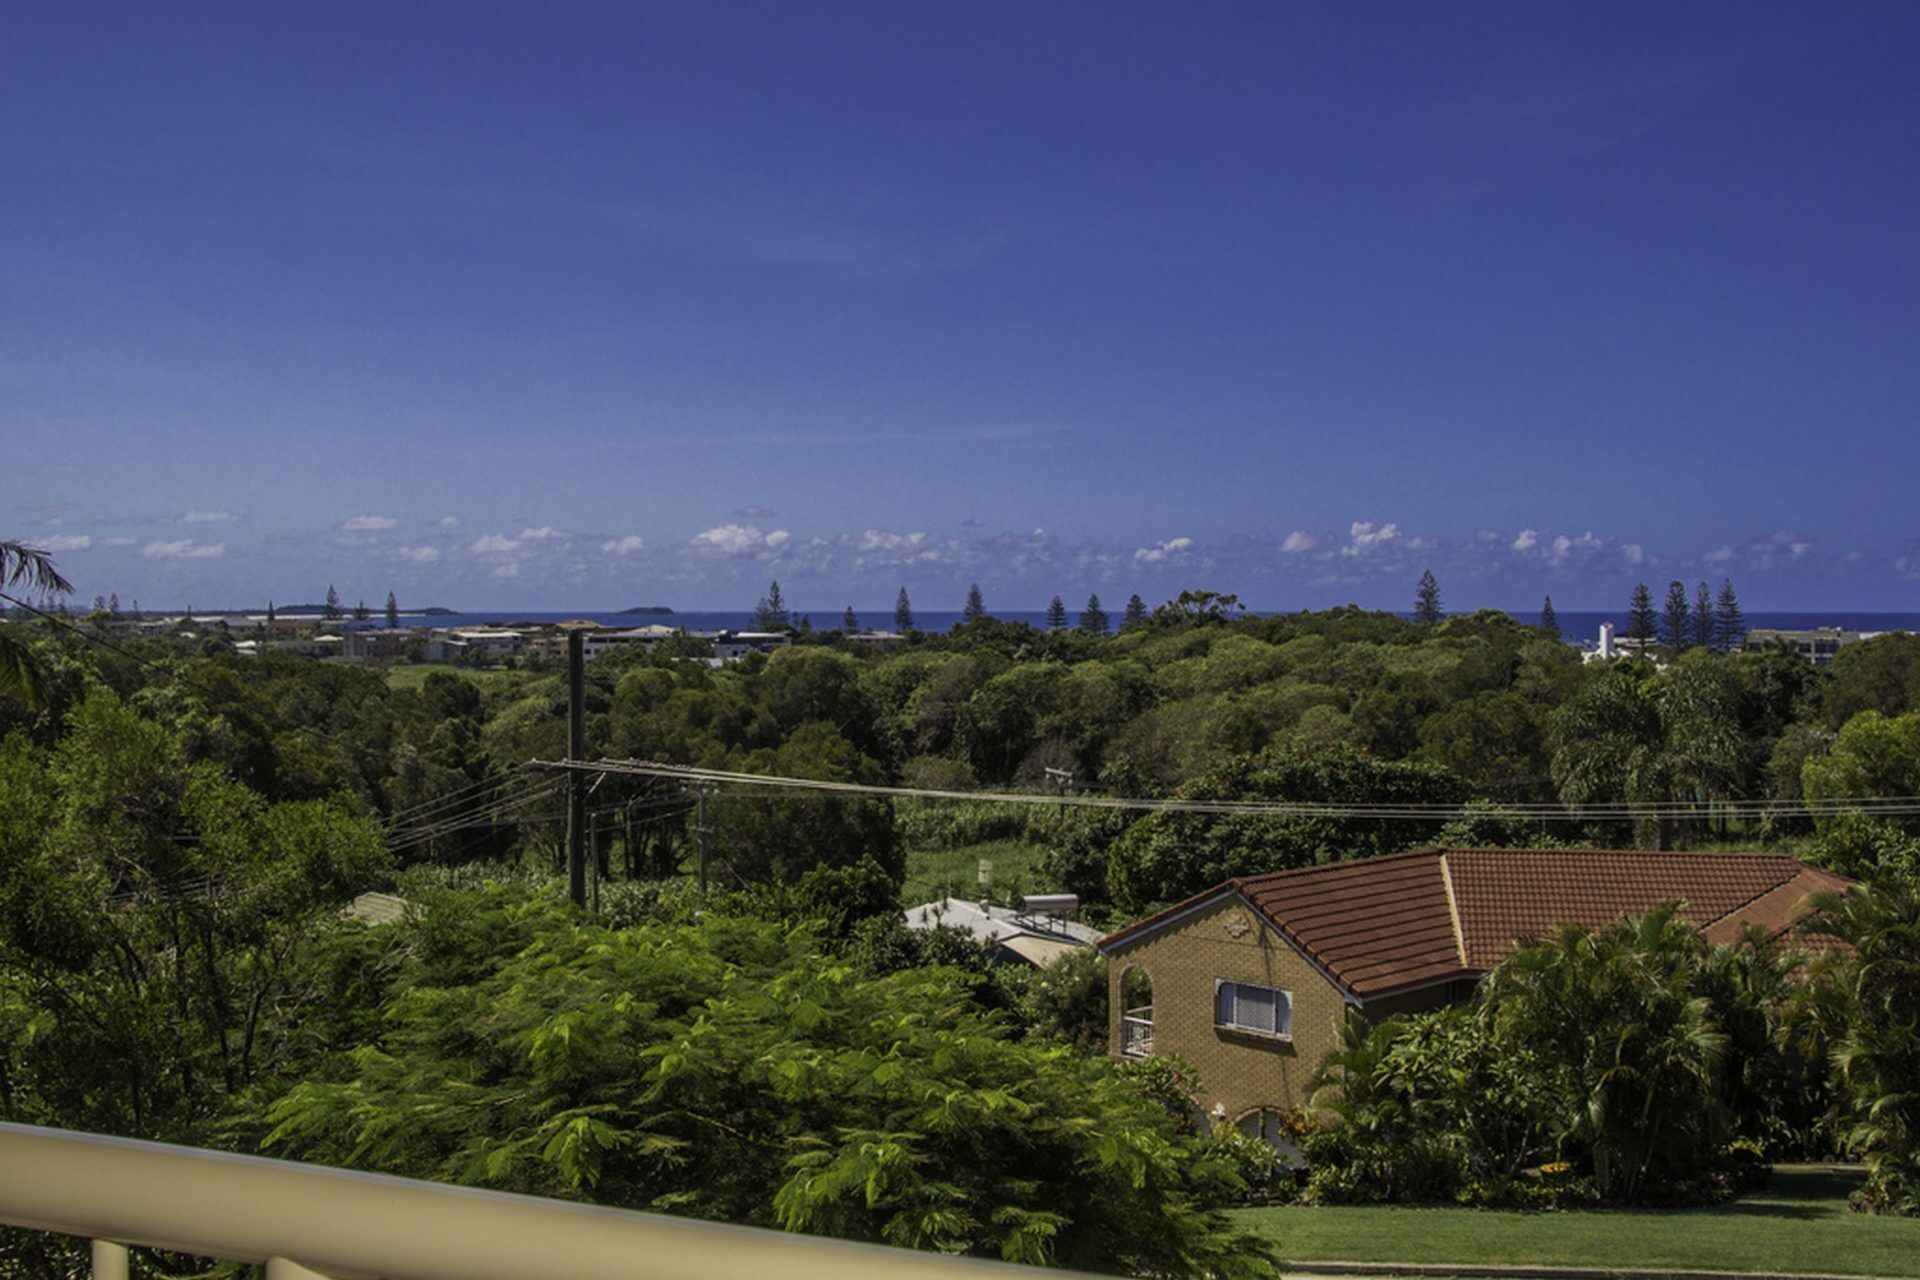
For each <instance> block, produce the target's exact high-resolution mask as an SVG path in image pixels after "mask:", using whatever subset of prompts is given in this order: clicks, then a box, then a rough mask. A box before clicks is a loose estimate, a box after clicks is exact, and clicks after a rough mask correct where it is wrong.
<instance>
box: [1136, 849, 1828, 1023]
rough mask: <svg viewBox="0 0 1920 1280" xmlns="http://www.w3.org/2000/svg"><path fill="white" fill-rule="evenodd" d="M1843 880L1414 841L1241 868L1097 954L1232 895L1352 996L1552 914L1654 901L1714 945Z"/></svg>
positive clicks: (1475, 959)
mask: <svg viewBox="0 0 1920 1280" xmlns="http://www.w3.org/2000/svg"><path fill="white" fill-rule="evenodd" d="M1850 883H1851V882H1850V881H1848V880H1846V879H1845V878H1843V877H1840V876H1836V875H1831V874H1829V873H1827V872H1824V871H1816V870H1814V869H1812V868H1810V867H1807V866H1805V865H1803V864H1801V863H1799V862H1797V861H1795V860H1794V859H1792V858H1790V857H1788V856H1786V855H1785V854H1777V853H1640V852H1629V851H1625V850H1610V849H1423V850H1418V851H1415V852H1411V853H1399V854H1392V855H1389V856H1387V857H1382V858H1363V859H1356V860H1355V861H1352V862H1336V863H1330V864H1328V865H1325V866H1317V867H1303V868H1300V869H1298V870H1293V871H1276V872H1271V873H1269V874H1267V875H1259V876H1243V877H1240V878H1238V879H1235V880H1230V881H1227V882H1226V883H1225V884H1222V885H1218V886H1216V887H1214V888H1212V889H1209V890H1207V891H1206V892H1205V893H1202V894H1197V895H1195V896H1194V897H1193V898H1190V899H1188V900H1187V901H1185V902H1182V903H1176V904H1175V905H1174V906H1172V907H1169V908H1167V910H1165V911H1162V912H1159V913H1157V914H1156V915H1152V916H1148V917H1147V918H1146V919H1144V920H1140V921H1137V922H1135V923H1134V924H1132V925H1130V926H1128V927H1127V928H1125V929H1122V930H1120V931H1119V932H1118V933H1114V934H1111V935H1109V936H1108V937H1106V938H1105V939H1103V940H1102V941H1101V943H1100V948H1101V950H1103V951H1108V950H1112V949H1114V948H1116V947H1121V946H1125V945H1126V944H1128V943H1129V942H1131V941H1134V940H1136V939H1137V938H1139V937H1141V936H1144V935H1145V934H1148V933H1152V932H1155V931H1157V930H1158V928H1159V927H1161V926H1162V925H1164V924H1169V923H1172V922H1173V921H1174V920H1175V919H1177V918H1178V917H1179V916H1181V915H1184V914H1185V913H1186V912H1187V911H1188V910H1190V909H1192V908H1193V907H1195V906H1198V905H1200V904H1201V903H1203V902H1205V901H1207V900H1208V899H1211V898H1215V897H1218V896H1219V895H1221V894H1223V893H1236V894H1238V895H1239V896H1240V897H1242V898H1244V899H1245V900H1246V901H1247V902H1248V903H1249V904H1250V905H1251V906H1253V907H1255V908H1256V909H1258V910H1259V911H1260V913H1261V914H1262V915H1264V916H1265V917H1266V918H1267V919H1268V920H1269V921H1270V922H1272V924H1273V926H1274V928H1275V929H1277V930H1279V932H1280V933H1281V934H1282V935H1284V936H1285V937H1286V938H1287V939H1288V941H1290V942H1291V943H1293V945H1294V946H1295V947H1296V948H1298V949H1299V950H1300V951H1301V952H1302V953H1303V954H1305V955H1306V956H1307V957H1308V958H1309V959H1311V960H1312V961H1313V962H1314V963H1315V964H1317V965H1319V966H1320V968H1321V969H1322V970H1324V971H1325V972H1326V973H1327V974H1329V975H1330V976H1331V977H1332V978H1333V979H1334V981H1335V982H1337V983H1338V984H1339V985H1340V986H1341V987H1343V988H1344V989H1345V990H1346V991H1347V992H1348V993H1349V994H1350V995H1352V996H1353V997H1355V998H1356V999H1360V1000H1366V999H1370V998H1373V997H1376V996H1380V995H1385V994H1387V993H1390V992H1393V991H1399V990H1405V989H1409V988H1414V987H1422V986H1427V985H1430V984H1432V983H1436V982H1444V981H1447V980H1449V979H1454V978H1467V977H1473V976H1475V975H1477V974H1480V973H1484V972H1485V971H1486V970H1488V969H1490V968H1492V967H1493V966H1494V965H1495V964H1497V963H1498V962H1499V960H1500V958H1501V957H1502V956H1504V955H1505V954H1506V953H1507V951H1508V949H1509V948H1511V947H1512V946H1513V944H1514V943H1515V942H1517V941H1520V940H1522V939H1525V938H1530V937H1537V936H1539V935H1541V934H1544V933H1546V932H1548V931H1549V930H1551V929H1552V928H1553V926H1555V925H1556V924H1560V923H1562V922H1573V923H1577V924H1585V925H1591V926H1595V927H1598V926H1602V925H1607V924H1611V923H1612V922H1613V921H1615V920H1618V919H1619V918H1620V917H1621V916H1624V915H1631V914H1634V913H1636V912H1640V911H1645V910H1647V909H1648V908H1650V907H1653V906H1656V905H1658V904H1659V903H1662V902H1674V901H1678V902H1681V903H1683V904H1684V905H1683V907H1682V908H1681V914H1682V915H1683V916H1685V918H1686V919H1688V920H1690V921H1692V922H1693V923H1694V924H1695V925H1697V926H1699V927H1700V929H1701V930H1702V931H1703V932H1704V933H1705V935H1706V937H1707V939H1708V941H1710V942H1730V941H1732V940H1733V939H1734V938H1736V937H1737V936H1738V935H1739V931H1740V928H1741V926H1742V925H1743V924H1746V923H1753V924H1757V925H1759V926H1760V927H1761V928H1763V929H1765V930H1766V931H1767V933H1768V934H1769V935H1778V934H1780V933H1782V932H1784V931H1786V930H1787V929H1788V928H1790V927H1791V925H1792V924H1793V922H1794V920H1795V919H1796V918H1797V916H1798V914H1799V908H1800V904H1801V902H1802V900H1803V899H1805V897H1806V896H1807V895H1808V894H1810V893H1814V892H1818V891H1820V890H1822V889H1839V888H1844V887H1846V886H1847V885H1849V884H1850Z"/></svg>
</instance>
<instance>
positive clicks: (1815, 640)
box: [1745, 627, 1887, 667]
mask: <svg viewBox="0 0 1920 1280" xmlns="http://www.w3.org/2000/svg"><path fill="white" fill-rule="evenodd" d="M1885 634H1887V633H1886V632H1884V631H1848V630H1847V629H1846V628H1845V627H1814V628H1813V629H1812V630H1810V631H1775V630H1771V629H1769V628H1765V627H1762V628H1758V629H1756V630H1753V631H1749V632H1747V638H1746V645H1745V647H1746V648H1748V649H1771V648H1773V647H1774V646H1776V645H1780V644H1785V645H1788V646H1790V647H1791V648H1792V649H1793V650H1794V651H1795V652H1796V653H1798V654H1799V655H1800V656H1801V657H1803V658H1805V659H1806V660H1807V661H1808V662H1811V663H1812V664H1813V665H1814V666H1816V667H1830V666H1832V665H1833V660H1834V658H1836V657H1838V656H1839V653H1840V650H1842V649H1844V648H1846V647H1847V646H1848V645H1850V644H1858V643H1860V641H1862V640H1871V639H1873V638H1874V637H1875V636H1880V635H1885Z"/></svg>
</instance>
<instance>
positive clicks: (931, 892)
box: [900, 840, 1047, 907]
mask: <svg viewBox="0 0 1920 1280" xmlns="http://www.w3.org/2000/svg"><path fill="white" fill-rule="evenodd" d="M1045 856H1046V850H1045V849H1042V848H1040V847H1039V846H1037V845H1030V844H1026V843H1025V842H1023V841H1019V840H992V841H988V842H987V843H986V844H970V845H963V846H962V847H960V848H958V849H918V850H909V851H908V853H907V881H906V885H905V886H904V887H903V888H902V889H901V890H900V902H901V904H902V905H903V906H909V907H913V906H918V905H919V904H921V903H922V902H931V901H933V900H935V899H937V898H945V897H960V898H968V899H973V898H976V897H977V896H978V894H979V891H980V879H979V872H980V859H982V858H989V859H991V860H992V861H993V900H994V901H995V902H999V903H1004V902H1007V901H1008V900H1009V895H1014V894H1020V893H1036V892H1040V891H1042V890H1044V889H1045V888H1047V886H1045V885H1042V884H1040V883H1039V882H1038V880H1037V879H1036V872H1037V869H1038V867H1039V865H1040V859H1041V858H1043V857H1045Z"/></svg>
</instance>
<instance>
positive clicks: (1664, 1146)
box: [1484, 906, 1726, 1201]
mask: <svg viewBox="0 0 1920 1280" xmlns="http://www.w3.org/2000/svg"><path fill="white" fill-rule="evenodd" d="M1705 954H1706V944H1705V943H1704V942H1703V941H1702V940H1701V938H1700V934H1699V931H1698V930H1696V929H1694V928H1693V926H1691V925H1689V924H1688V923H1687V922H1686V921H1684V920H1682V919H1681V918H1680V915H1679V912H1678V909H1677V908H1676V907H1674V906H1662V907H1656V908H1655V909H1654V910H1652V911H1649V912H1647V913H1646V914H1645V915H1642V916H1637V917H1631V918H1628V919H1625V920H1622V921H1620V922H1619V923H1618V924H1615V925H1613V926H1611V927H1609V928H1606V929H1600V930H1590V929H1587V928H1584V927H1581V926H1577V925H1563V926H1561V927H1560V928H1559V929H1557V930H1556V931H1555V932H1554V933H1552V934H1551V935H1550V936H1548V937H1547V938H1546V939H1545V940H1544V941H1541V942H1539V943H1536V944H1534V945H1531V946H1526V947H1522V948H1520V949H1519V950H1517V951H1515V952H1514V953H1513V954H1512V955H1510V956H1509V957H1508V958H1507V959H1506V961H1504V962H1503V963H1502V964H1501V965H1500V966H1499V967H1498V968H1496V969H1495V970H1494V971H1493V973H1492V974H1490V975H1489V976H1488V978H1487V983H1486V988H1485V992H1486V1000H1485V1006H1484V1007H1485V1010H1486V1016H1488V1017H1491V1018H1492V1019H1493V1020H1494V1022H1495V1025H1496V1027H1497V1028H1498V1032H1499V1034H1500V1036H1501V1037H1502V1039H1504V1040H1507V1041H1509V1042H1510V1043H1515V1044H1520V1045H1525V1046H1527V1047H1529V1048H1530V1049H1532V1050H1533V1051H1534V1052H1535V1053H1537V1054H1538V1058H1539V1062H1540V1063H1541V1065H1542V1067H1543V1068H1544V1069H1545V1071H1546V1073H1547V1075H1548V1078H1549V1080H1550V1082H1551V1085H1552V1087H1555V1088H1557V1089H1558V1090H1559V1091H1560V1092H1561V1097H1562V1106H1561V1108H1560V1115H1561V1116H1562V1118H1563V1121H1562V1122H1563V1124H1564V1125H1565V1128H1564V1131H1563V1132H1562V1134H1561V1139H1562V1142H1563V1143H1564V1149H1565V1150H1566V1152H1567V1153H1568V1154H1577V1153H1584V1154H1586V1155H1587V1156H1588V1157H1590V1158H1591V1160H1592V1162H1593V1174H1594V1181H1595V1183H1596V1185H1597V1186H1598V1188H1599V1191H1600V1193H1601V1195H1602V1196H1604V1197H1605V1198H1607V1199H1609V1200H1617V1201H1633V1200H1638V1199H1640V1198H1642V1197H1643V1196H1644V1195H1645V1194H1646V1193H1647V1192H1649V1191H1651V1190H1653V1189H1654V1184H1655V1183H1657V1182H1659V1181H1661V1180H1663V1179H1666V1178H1678V1177H1684V1176H1686V1175H1687V1174H1688V1173H1689V1172H1692V1171H1697V1170H1698V1169H1700V1168H1701V1167H1703V1166H1704V1164H1705V1162H1706V1160H1707V1157H1708V1156H1709V1155H1710V1154H1711V1152H1712V1150H1713V1148H1714V1146H1715V1144H1716V1141H1717V1139H1718V1137H1719V1135H1720V1129H1721V1127H1722V1119H1723V1115H1724V1108H1723V1105H1722V1098H1721V1095H1720V1089H1719V1088H1718V1084H1719V1071H1720V1059H1721V1054H1722V1052H1723V1050H1724V1047H1725V1044H1726V1037H1725V1035H1724V1034H1723V1033H1722V1032H1721V1030H1720V1029H1719V1027H1718V1026H1717V1024H1716V1023H1715V1020H1714V1018H1713V1014H1712V1011H1711V1007H1710V1005H1709V1003H1708V1001H1707V999H1706V997H1705V996H1702V995H1698V994H1696V993H1695V988H1696V985H1697V980H1698V974H1699V970H1700V965H1701V963H1702V960H1703V958H1704V956H1705Z"/></svg>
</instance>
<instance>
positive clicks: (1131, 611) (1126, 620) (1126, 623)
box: [1120, 591, 1147, 631]
mask: <svg viewBox="0 0 1920 1280" xmlns="http://www.w3.org/2000/svg"><path fill="white" fill-rule="evenodd" d="M1146 620H1147V602H1146V601H1145V600H1142V599H1141V598H1140V593H1139V592H1138V591H1136V592H1134V593H1133V594H1132V595H1130V596H1128V597H1127V607H1126V610H1125V611H1124V612H1123V613H1121V615H1120V629H1121V630H1122V631H1125V630H1126V629H1127V628H1128V627H1137V626H1139V625H1140V624H1141V623H1143V622H1145V621H1146Z"/></svg>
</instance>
